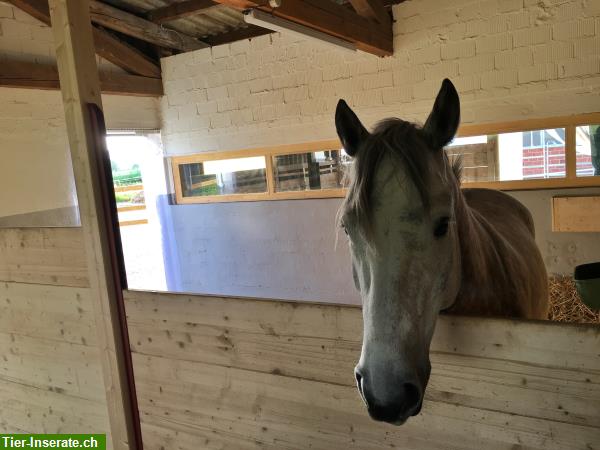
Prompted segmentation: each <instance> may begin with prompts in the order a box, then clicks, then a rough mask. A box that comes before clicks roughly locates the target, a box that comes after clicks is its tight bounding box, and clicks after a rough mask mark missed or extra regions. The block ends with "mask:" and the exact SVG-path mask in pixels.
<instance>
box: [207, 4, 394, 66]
mask: <svg viewBox="0 0 600 450" xmlns="http://www.w3.org/2000/svg"><path fill="white" fill-rule="evenodd" d="M215 2H216V3H220V4H223V5H227V6H230V7H232V8H236V9H241V10H244V9H252V8H259V9H261V10H263V11H265V12H268V13H271V14H273V15H274V16H276V17H280V18H282V19H286V20H289V21H292V22H294V23H298V24H300V25H304V26H306V27H309V28H312V29H314V30H317V31H321V32H323V33H326V34H329V35H331V36H335V37H338V38H340V39H344V40H347V41H349V42H353V43H354V44H355V45H356V48H357V49H359V50H363V51H365V52H368V53H372V54H374V55H377V56H390V55H392V54H393V52H394V48H393V47H394V44H393V33H392V26H391V22H389V23H388V24H387V26H386V25H381V24H378V23H376V22H374V21H371V20H369V19H366V18H364V17H361V16H359V15H358V14H356V13H355V12H354V11H352V10H351V9H348V8H345V7H344V6H342V5H338V4H336V3H334V2H324V1H317V0H286V1H284V2H282V4H281V6H279V7H278V8H271V7H270V6H268V4H266V3H267V2H266V1H264V0H263V1H248V0H215Z"/></svg>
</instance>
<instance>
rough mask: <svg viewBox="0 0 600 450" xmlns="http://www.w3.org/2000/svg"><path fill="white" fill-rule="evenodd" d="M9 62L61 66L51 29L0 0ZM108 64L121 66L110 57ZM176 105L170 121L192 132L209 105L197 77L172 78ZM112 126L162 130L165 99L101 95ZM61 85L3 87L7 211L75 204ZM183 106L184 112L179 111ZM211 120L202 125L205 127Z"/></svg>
mask: <svg viewBox="0 0 600 450" xmlns="http://www.w3.org/2000/svg"><path fill="white" fill-rule="evenodd" d="M5 60H12V61H15V60H17V61H26V62H37V63H40V64H54V63H55V57H54V43H53V37H52V33H51V30H50V28H49V27H47V26H46V25H44V24H42V23H41V22H38V21H37V20H36V19H33V18H32V17H30V16H28V15H27V14H25V13H23V12H21V11H20V10H18V9H16V8H13V7H12V6H8V5H6V4H4V3H0V64H2V62H3V61H5ZM100 65H101V66H102V69H103V70H114V71H120V70H121V69H119V68H118V67H116V66H113V65H112V64H110V63H107V62H106V61H102V62H101V64H100ZM165 89H167V91H168V92H169V98H176V97H177V96H182V97H183V96H185V97H186V99H183V98H180V99H179V104H180V105H181V106H180V108H182V110H181V111H179V110H178V109H177V107H170V108H166V109H165V118H164V120H165V121H168V122H172V123H173V124H179V123H180V121H179V119H180V117H186V118H189V117H193V118H194V120H190V121H189V122H187V123H185V124H184V123H181V125H178V128H177V129H178V133H186V134H187V133H190V132H191V131H192V130H193V128H192V126H191V124H192V122H194V121H197V120H198V119H201V116H199V115H197V109H196V108H197V106H196V103H191V104H190V100H192V101H194V102H198V105H199V104H204V103H205V102H206V94H204V95H203V96H202V95H198V92H199V91H198V90H195V89H194V83H193V82H192V81H191V80H190V79H187V78H186V79H178V80H173V81H171V82H169V83H166V84H165ZM102 101H103V105H104V112H105V116H106V123H107V126H108V127H109V128H159V127H160V119H159V115H160V112H159V106H160V105H159V102H158V101H157V100H156V99H152V98H144V97H123V96H102ZM63 111H64V110H63V105H62V100H61V95H60V92H59V91H45V90H36V89H16V88H0V161H2V162H1V163H0V180H2V194H0V216H9V215H13V214H23V213H29V212H33V211H40V210H46V209H54V208H61V207H65V206H71V205H74V204H75V203H76V198H75V193H74V188H75V185H74V180H73V174H72V170H71V164H70V156H69V146H68V140H67V131H66V126H65V122H64V112H63ZM180 112H182V113H183V114H180ZM208 125H209V124H208V123H204V124H203V126H202V127H201V128H198V129H201V130H202V133H204V132H205V130H206V129H207V126H208Z"/></svg>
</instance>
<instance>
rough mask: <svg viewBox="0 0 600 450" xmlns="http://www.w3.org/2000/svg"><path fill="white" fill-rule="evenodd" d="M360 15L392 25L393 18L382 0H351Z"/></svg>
mask: <svg viewBox="0 0 600 450" xmlns="http://www.w3.org/2000/svg"><path fill="white" fill-rule="evenodd" d="M350 4H351V5H352V7H353V8H354V9H355V10H356V12H357V13H358V15H359V16H363V17H366V18H368V19H372V20H376V21H377V22H379V23H380V24H382V25H386V26H391V19H390V15H389V14H388V12H387V11H386V10H385V7H384V6H383V3H382V2H381V0H350Z"/></svg>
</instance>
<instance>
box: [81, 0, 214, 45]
mask: <svg viewBox="0 0 600 450" xmlns="http://www.w3.org/2000/svg"><path fill="white" fill-rule="evenodd" d="M89 3H90V17H91V19H92V21H93V22H94V23H97V24H99V25H102V26H104V27H106V28H109V29H111V30H115V31H119V32H121V33H123V34H126V35H128V36H132V37H134V38H137V39H140V40H142V41H146V42H150V43H151V44H155V45H159V46H161V47H166V48H175V49H178V50H181V51H192V50H198V49H200V48H206V47H208V45H207V44H204V43H203V42H201V41H199V40H198V39H196V38H193V37H191V36H188V35H187V34H185V33H181V32H179V31H175V30H171V29H169V28H164V27H161V26H160V25H157V24H155V23H154V22H150V21H149V20H146V19H142V18H141V17H138V16H136V15H134V14H131V13H128V12H126V11H123V10H121V9H118V8H115V7H113V6H110V5H107V4H105V3H102V2H98V1H94V0H91V1H90V2H89Z"/></svg>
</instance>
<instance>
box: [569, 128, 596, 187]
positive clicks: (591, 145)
mask: <svg viewBox="0 0 600 450" xmlns="http://www.w3.org/2000/svg"><path fill="white" fill-rule="evenodd" d="M575 143H576V145H575V148H576V155H577V166H576V167H577V176H578V177H589V176H600V125H584V126H580V127H577V128H576V139H575Z"/></svg>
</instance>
